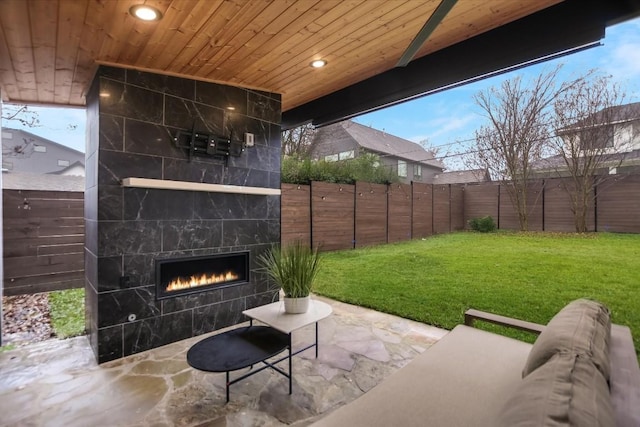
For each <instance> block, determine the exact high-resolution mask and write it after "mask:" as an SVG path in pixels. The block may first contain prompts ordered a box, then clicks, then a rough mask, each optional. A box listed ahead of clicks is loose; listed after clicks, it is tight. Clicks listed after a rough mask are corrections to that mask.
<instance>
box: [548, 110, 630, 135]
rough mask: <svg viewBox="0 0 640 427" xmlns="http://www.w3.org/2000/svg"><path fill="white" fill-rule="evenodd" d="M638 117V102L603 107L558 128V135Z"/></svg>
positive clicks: (623, 121) (628, 120)
mask: <svg viewBox="0 0 640 427" xmlns="http://www.w3.org/2000/svg"><path fill="white" fill-rule="evenodd" d="M637 119H640V102H633V103H631V104H624V105H615V106H613V107H608V108H604V109H602V110H600V111H598V112H596V113H593V114H591V115H589V116H588V117H585V118H584V119H581V120H578V121H576V122H575V123H573V124H571V125H569V126H567V127H564V128H562V129H558V130H557V133H558V135H563V134H566V133H571V132H575V131H578V130H581V129H584V128H593V127H596V126H599V125H609V124H617V123H625V122H630V121H632V120H637Z"/></svg>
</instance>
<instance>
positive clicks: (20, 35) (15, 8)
mask: <svg viewBox="0 0 640 427" xmlns="http://www.w3.org/2000/svg"><path fill="white" fill-rule="evenodd" d="M0 5H1V7H2V9H0V19H1V20H2V21H1V22H2V26H3V28H4V29H5V38H6V40H7V46H8V47H9V51H10V52H11V58H12V63H13V68H14V73H15V77H16V84H17V87H18V93H19V95H18V96H19V97H20V99H26V100H28V101H37V86H36V79H35V70H34V63H33V61H34V59H33V52H32V50H31V48H30V46H32V45H33V44H32V40H31V32H30V31H22V28H27V29H29V30H30V29H31V25H30V24H29V5H28V3H27V2H25V1H22V0H5V1H2V2H0Z"/></svg>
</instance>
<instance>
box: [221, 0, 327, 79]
mask: <svg viewBox="0 0 640 427" xmlns="http://www.w3.org/2000/svg"><path fill="white" fill-rule="evenodd" d="M336 4H338V1H334V2H329V1H326V0H323V1H320V2H318V3H316V5H315V6H313V7H312V8H310V9H309V10H308V11H307V12H306V13H305V14H304V15H303V17H301V18H299V19H295V20H294V21H292V23H291V24H289V25H287V26H286V27H285V28H284V29H283V31H280V32H278V34H276V35H275V36H274V37H272V38H271V39H269V40H268V41H267V42H266V43H264V44H263V45H262V46H260V47H259V48H257V49H256V50H255V51H254V52H252V53H251V54H249V55H247V56H245V57H242V59H240V62H238V63H236V64H235V66H234V68H235V69H236V70H239V71H235V72H234V73H233V75H232V76H227V75H226V74H224V73H222V74H219V75H216V76H219V77H221V78H223V79H227V78H228V79H230V80H231V78H233V80H232V81H236V82H239V81H242V79H243V78H244V76H246V75H252V74H254V73H256V72H258V73H261V72H265V71H266V70H265V69H264V68H263V64H266V63H268V62H270V61H271V60H272V59H273V58H277V57H279V56H280V55H281V54H282V53H283V52H285V51H286V49H288V47H289V46H291V45H294V46H295V45H296V44H297V43H298V42H299V41H302V40H304V39H306V38H308V37H309V34H310V33H309V32H308V30H306V28H307V27H308V26H309V25H310V24H312V23H313V22H315V20H316V19H317V18H319V17H321V16H323V15H325V14H327V13H329V11H331V10H333V9H335V7H334V6H335V5H336ZM312 59H313V57H312V56H309V58H308V61H307V62H311V60H312Z"/></svg>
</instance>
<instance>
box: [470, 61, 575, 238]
mask: <svg viewBox="0 0 640 427" xmlns="http://www.w3.org/2000/svg"><path fill="white" fill-rule="evenodd" d="M559 70H560V67H556V68H555V69H554V70H552V71H549V72H546V73H542V74H540V75H539V76H537V77H535V78H533V79H532V80H530V81H529V82H523V81H522V79H521V77H519V76H518V77H515V78H512V79H509V80H505V81H504V82H502V84H501V85H500V87H491V88H489V89H487V90H484V91H481V92H479V93H478V94H476V95H475V96H474V101H475V103H476V104H477V105H478V106H479V107H480V108H481V110H482V112H483V113H482V114H483V116H484V117H485V118H486V119H487V121H488V123H487V124H486V125H485V126H482V127H481V128H480V129H479V130H477V131H476V133H475V147H473V148H472V150H471V151H472V155H471V156H467V158H466V161H465V163H466V164H465V166H466V167H468V168H470V169H474V168H480V169H487V170H489V172H490V174H491V176H492V177H494V179H497V180H502V181H503V183H504V186H505V188H506V189H507V192H508V194H509V197H510V199H511V202H512V204H513V206H514V209H515V210H516V212H517V214H518V220H519V224H520V229H521V230H527V229H528V210H529V207H528V206H527V200H528V199H527V196H528V194H527V181H528V179H529V178H530V175H531V164H532V162H534V161H536V160H538V159H540V158H542V157H543V154H544V153H545V147H546V144H548V140H549V137H550V130H549V123H550V119H551V117H550V115H551V113H552V108H551V106H552V105H553V101H554V99H555V97H556V96H557V93H559V92H558V91H560V92H562V91H563V90H565V87H564V85H562V86H561V87H560V89H556V78H557V75H558V72H559Z"/></svg>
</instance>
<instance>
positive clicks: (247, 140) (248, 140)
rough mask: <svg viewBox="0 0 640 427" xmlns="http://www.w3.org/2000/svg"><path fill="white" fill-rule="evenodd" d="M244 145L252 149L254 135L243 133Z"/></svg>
mask: <svg viewBox="0 0 640 427" xmlns="http://www.w3.org/2000/svg"><path fill="white" fill-rule="evenodd" d="M244 144H245V145H246V146H247V147H253V144H254V135H253V134H252V133H245V134H244Z"/></svg>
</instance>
